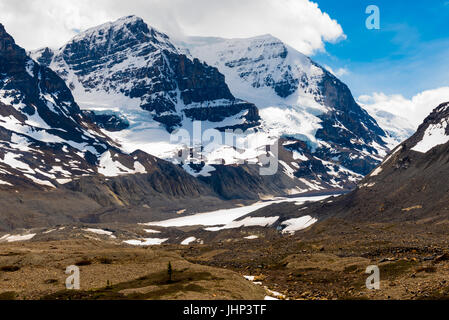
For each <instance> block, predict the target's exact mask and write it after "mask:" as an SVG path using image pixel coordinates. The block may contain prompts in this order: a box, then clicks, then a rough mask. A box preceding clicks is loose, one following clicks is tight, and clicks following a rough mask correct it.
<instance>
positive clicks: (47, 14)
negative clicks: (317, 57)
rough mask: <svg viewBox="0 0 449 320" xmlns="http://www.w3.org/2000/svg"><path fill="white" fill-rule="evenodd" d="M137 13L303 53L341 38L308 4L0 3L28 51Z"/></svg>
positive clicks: (262, 0)
mask: <svg viewBox="0 0 449 320" xmlns="http://www.w3.org/2000/svg"><path fill="white" fill-rule="evenodd" d="M130 14H135V15H138V16H140V17H142V18H143V19H144V20H145V21H146V22H147V23H148V24H150V25H152V26H154V27H156V28H158V29H160V30H161V31H164V32H167V33H169V34H173V35H177V36H180V35H181V34H185V35H200V36H219V37H228V38H232V37H250V36H256V35H260V34H266V33H270V34H272V35H273V36H275V37H278V38H280V39H281V40H283V41H285V42H286V43H288V44H289V45H291V46H293V47H295V48H296V49H298V50H299V51H302V52H303V53H305V54H312V53H313V52H315V51H319V50H324V43H325V42H337V41H339V40H340V39H342V38H344V37H345V35H344V33H343V30H342V28H341V26H340V25H339V24H338V22H337V21H335V20H333V19H331V18H330V17H329V15H328V14H327V13H324V12H322V11H321V10H320V9H319V7H318V5H317V4H316V3H313V2H311V1H309V0H245V1H241V0H226V1H222V0H170V1H166V0H128V1H121V0H95V1H91V0H77V1H61V0H40V1H35V0H21V1H13V0H2V1H1V2H0V22H1V23H3V24H4V25H5V27H6V29H7V30H8V32H10V33H11V34H12V35H13V36H14V37H15V38H16V40H17V42H18V43H19V44H20V45H22V46H24V47H25V48H27V49H35V48H38V47H42V46H52V47H55V46H60V45H62V44H64V43H65V42H67V41H68V40H69V39H70V37H71V36H73V35H74V34H75V32H76V31H75V30H76V29H80V30H85V29H87V28H89V27H93V26H95V25H98V24H101V23H104V22H106V21H110V20H115V19H117V18H119V17H122V16H125V15H130Z"/></svg>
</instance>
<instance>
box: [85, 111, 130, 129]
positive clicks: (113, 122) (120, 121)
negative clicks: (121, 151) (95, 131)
mask: <svg viewBox="0 0 449 320" xmlns="http://www.w3.org/2000/svg"><path fill="white" fill-rule="evenodd" d="M82 113H83V115H84V116H85V117H86V118H87V119H89V120H90V121H91V122H92V123H95V124H97V125H98V126H99V127H100V128H103V129H106V130H107V131H111V132H114V131H121V130H124V129H126V128H128V127H129V122H128V120H126V119H125V118H123V117H121V116H119V115H115V114H99V113H95V112H94V111H90V110H84V111H82Z"/></svg>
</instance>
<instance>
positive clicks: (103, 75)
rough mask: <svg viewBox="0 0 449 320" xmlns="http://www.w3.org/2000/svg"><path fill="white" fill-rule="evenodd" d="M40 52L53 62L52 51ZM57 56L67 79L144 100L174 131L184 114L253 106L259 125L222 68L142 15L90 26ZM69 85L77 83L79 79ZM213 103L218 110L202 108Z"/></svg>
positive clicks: (211, 117)
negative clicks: (190, 52)
mask: <svg viewBox="0 0 449 320" xmlns="http://www.w3.org/2000/svg"><path fill="white" fill-rule="evenodd" d="M35 55H36V59H38V60H39V61H43V62H44V63H47V64H48V59H47V57H49V56H50V54H49V53H48V51H45V50H44V51H43V52H42V53H40V52H37V53H35ZM52 61H53V65H52V66H53V67H54V70H55V71H56V72H58V74H59V75H60V76H61V77H62V78H64V79H68V78H69V77H68V75H69V74H74V75H75V77H76V78H77V80H78V81H79V83H80V84H81V85H82V88H78V89H79V90H84V91H86V92H88V93H96V92H103V93H107V94H118V95H122V96H124V97H126V98H127V99H138V100H140V102H139V105H140V107H141V108H142V109H144V110H147V111H149V112H150V113H151V114H152V115H153V118H154V120H156V121H158V122H160V123H162V124H163V125H165V127H166V128H167V130H168V131H170V132H171V131H173V130H174V129H175V128H176V127H178V126H180V125H181V121H182V119H183V118H185V117H187V118H190V119H191V120H200V119H201V120H208V121H212V122H215V121H216V119H224V118H226V117H229V116H235V115H237V114H238V113H240V112H241V111H243V110H248V115H242V119H243V122H246V125H247V126H248V127H251V126H255V125H257V124H258V120H259V117H258V114H257V112H256V111H255V109H256V107H255V106H254V105H252V104H250V103H246V102H243V101H240V100H238V99H236V98H235V97H234V96H233V95H232V94H231V92H230V91H229V88H228V86H227V85H226V82H225V79H224V76H223V75H222V74H221V73H220V72H219V71H218V69H217V68H214V67H211V66H208V65H207V64H205V63H202V62H200V61H199V60H198V59H190V58H189V57H187V56H186V55H185V54H182V53H181V52H180V51H178V49H177V48H176V47H175V46H174V45H173V44H172V43H171V42H170V39H169V38H168V36H167V35H165V34H163V33H161V32H159V31H157V30H155V29H153V28H150V27H148V25H147V24H146V23H145V22H144V21H143V20H142V19H140V18H138V17H134V16H130V17H125V18H122V19H119V20H118V21H115V22H112V23H108V24H105V25H102V26H99V27H97V28H94V29H90V30H87V31H86V32H84V33H82V34H80V35H78V36H76V37H75V38H74V39H73V40H72V41H71V42H69V43H68V44H67V45H66V46H64V47H63V48H62V49H61V50H60V51H59V52H57V53H56V54H55V55H54V57H53V58H52ZM66 66H68V68H69V70H67V69H66ZM68 85H69V86H70V87H71V89H75V88H76V84H75V83H72V82H69V83H68ZM217 104H218V107H217V106H216V105H217ZM236 106H238V107H236ZM111 107H117V106H111ZM120 107H121V106H120ZM209 107H213V108H214V111H215V112H214V113H211V112H207V111H206V112H204V111H202V110H201V109H202V108H205V109H207V108H209ZM184 109H186V111H185V110H184ZM205 116H206V117H205ZM220 121H221V120H220Z"/></svg>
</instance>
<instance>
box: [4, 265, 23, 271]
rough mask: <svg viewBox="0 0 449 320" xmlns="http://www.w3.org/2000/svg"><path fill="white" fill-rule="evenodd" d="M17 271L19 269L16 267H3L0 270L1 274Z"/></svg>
mask: <svg viewBox="0 0 449 320" xmlns="http://www.w3.org/2000/svg"><path fill="white" fill-rule="evenodd" d="M19 269H20V267H18V266H3V267H1V268H0V270H1V271H3V272H15V271H17V270H19Z"/></svg>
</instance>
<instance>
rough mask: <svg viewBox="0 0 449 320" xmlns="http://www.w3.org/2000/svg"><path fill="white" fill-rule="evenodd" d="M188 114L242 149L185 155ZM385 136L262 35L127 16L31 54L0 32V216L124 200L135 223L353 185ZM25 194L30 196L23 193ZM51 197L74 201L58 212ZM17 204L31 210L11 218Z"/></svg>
mask: <svg viewBox="0 0 449 320" xmlns="http://www.w3.org/2000/svg"><path fill="white" fill-rule="evenodd" d="M195 121H201V126H202V130H203V132H204V131H205V130H206V129H215V130H216V131H217V132H218V133H219V134H220V135H222V137H224V132H225V131H226V130H229V129H232V130H235V129H241V130H243V131H244V133H243V135H239V136H238V138H239V139H240V140H242V141H243V144H246V148H244V149H238V148H236V147H235V146H234V145H232V144H231V143H230V142H229V141H222V142H220V143H219V144H218V145H216V146H215V147H214V148H212V149H208V150H205V149H204V148H202V147H200V148H198V150H197V152H192V149H195V148H196V147H197V145H196V144H197V143H198V141H193V143H192V145H191V146H189V145H187V146H186V145H184V144H182V143H177V142H173V141H170V138H171V134H172V133H174V132H176V130H177V129H185V130H186V131H187V132H189V133H190V134H191V135H194V131H195V129H194V127H195ZM388 132H390V133H391V134H389V133H388ZM392 134H395V133H394V132H393V131H391V130H390V131H388V130H386V131H384V130H383V129H381V127H379V125H378V124H377V122H376V120H374V118H373V117H372V116H371V115H370V114H369V113H368V112H367V111H365V110H364V109H362V108H361V107H360V106H359V105H358V104H357V103H356V102H355V100H354V98H353V97H352V94H351V92H350V90H349V89H348V87H347V86H346V85H345V84H343V83H342V82H341V81H340V80H338V79H337V78H336V77H335V76H333V75H332V74H331V73H330V72H328V71H327V70H326V69H324V68H322V67H321V66H319V65H318V64H317V63H315V62H314V61H312V60H311V59H310V58H308V57H306V56H304V55H303V54H301V53H299V52H297V51H296V50H294V49H293V48H291V47H289V46H288V45H286V44H284V43H282V42H281V41H280V40H279V39H276V38H274V37H272V36H270V35H265V36H260V37H255V38H250V39H219V38H198V37H196V38H188V39H187V40H186V39H184V40H183V41H179V40H171V39H170V38H169V37H168V36H167V35H166V34H164V33H162V32H160V31H158V30H156V29H154V28H152V27H150V26H148V25H147V24H146V23H145V22H144V21H143V20H142V19H140V18H138V17H135V16H129V17H124V18H121V19H119V20H117V21H115V22H110V23H106V24H103V25H101V26H98V27H95V28H92V29H89V30H87V31H85V32H82V33H79V34H78V35H77V36H75V37H74V38H73V39H72V40H71V41H69V42H68V43H67V44H66V45H64V46H63V47H61V48H59V49H50V48H43V49H40V50H37V51H34V52H30V53H27V52H25V50H24V49H22V48H20V47H19V46H17V45H16V44H15V42H14V40H13V38H12V37H11V36H10V35H9V34H8V33H6V31H5V29H4V27H3V26H1V27H0V190H2V192H5V193H4V194H2V196H3V198H1V197H0V204H1V203H5V208H7V211H5V212H7V214H6V213H5V214H4V215H3V218H4V222H5V223H6V224H8V223H9V224H12V225H24V224H25V225H26V223H29V224H32V221H40V219H41V218H42V217H43V216H45V217H46V218H45V219H47V220H48V217H49V216H51V214H52V213H54V212H57V211H58V210H60V211H61V212H62V214H63V216H64V217H63V218H61V217H60V220H58V219H59V218H58V219H56V220H57V221H62V220H64V219H66V220H67V219H68V220H70V219H84V220H85V221H98V220H101V219H106V218H105V217H106V216H107V217H108V218H107V219H114V218H112V217H116V214H118V212H120V210H124V208H126V210H127V211H126V212H128V213H130V212H133V215H132V217H131V216H128V217H123V215H122V216H121V219H124V220H125V221H126V220H127V219H134V220H138V219H139V217H142V216H145V215H150V214H154V213H155V212H156V211H157V212H159V211H160V210H162V211H163V212H168V211H170V210H172V211H173V210H174V209H176V208H180V209H183V208H184V207H190V208H194V207H195V203H193V202H194V201H192V200H191V199H203V200H204V203H203V204H204V205H208V204H210V205H211V206H222V205H223V203H224V202H223V201H224V200H230V199H243V200H245V199H246V200H257V199H260V198H264V197H272V196H276V195H285V194H298V193H304V192H327V191H329V190H348V189H351V188H354V187H355V185H356V183H357V182H358V181H359V180H360V179H362V178H363V176H364V175H366V174H368V173H369V172H371V171H372V170H373V169H374V168H375V167H376V166H377V165H378V164H379V163H380V162H381V161H382V159H383V158H384V156H385V155H386V154H387V152H388V151H389V145H390V144H389V143H390V142H391V141H392V139H393V138H392ZM401 134H402V133H401ZM404 134H405V133H404ZM399 136H401V135H400V134H398V136H397V137H399ZM242 141H240V142H242ZM276 143H278V144H279V152H278V158H279V170H278V171H277V173H276V174H274V175H272V176H261V175H260V173H259V170H260V168H261V166H262V165H263V163H262V161H261V157H263V156H266V155H273V154H272V151H273V149H272V148H273V146H274V145H276ZM183 150H184V151H187V153H188V154H189V157H187V159H180V158H179V153H180V151H183ZM192 161H193V162H192ZM29 190H38V191H39V192H38V193H36V194H35V195H34V196H36V197H37V198H38V199H34V198H33V199H34V200H30V199H32V197H30V196H26V197H24V196H23V195H21V193H23V192H30V191H29ZM41 192H42V193H41ZM11 194H12V195H14V197H16V200H14V201H9V202H8V197H11ZM27 195H29V193H27ZM55 195H63V196H64V197H67V199H66V201H67V203H68V202H70V201H72V200H74V199H76V198H77V197H79V198H80V199H82V200H80V205H79V206H78V207H73V206H67V207H63V208H58V206H55V205H54V198H52V197H54V196H55ZM69 199H71V200H69ZM6 203H8V204H7V205H6ZM43 203H45V205H43ZM181 203H182V204H181ZM18 207H19V208H21V210H22V211H23V212H24V215H25V216H27V218H26V219H25V218H24V219H23V221H20V223H19V222H18V221H13V220H14V219H13V216H14V215H13V213H14V212H15V211H16V210H17V208H18ZM117 208H119V209H117ZM136 208H138V209H136ZM161 208H163V209H161ZM5 210H6V209H5ZM158 210H159V211H158ZM162 211H161V212H162ZM36 212H37V213H36ZM105 212H108V213H105ZM5 216H6V217H7V218H5ZM74 216H76V218H74ZM5 219H6V220H5ZM42 219H44V218H42ZM45 219H44V220H45ZM26 221H28V222H26ZM64 221H65V220H64Z"/></svg>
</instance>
